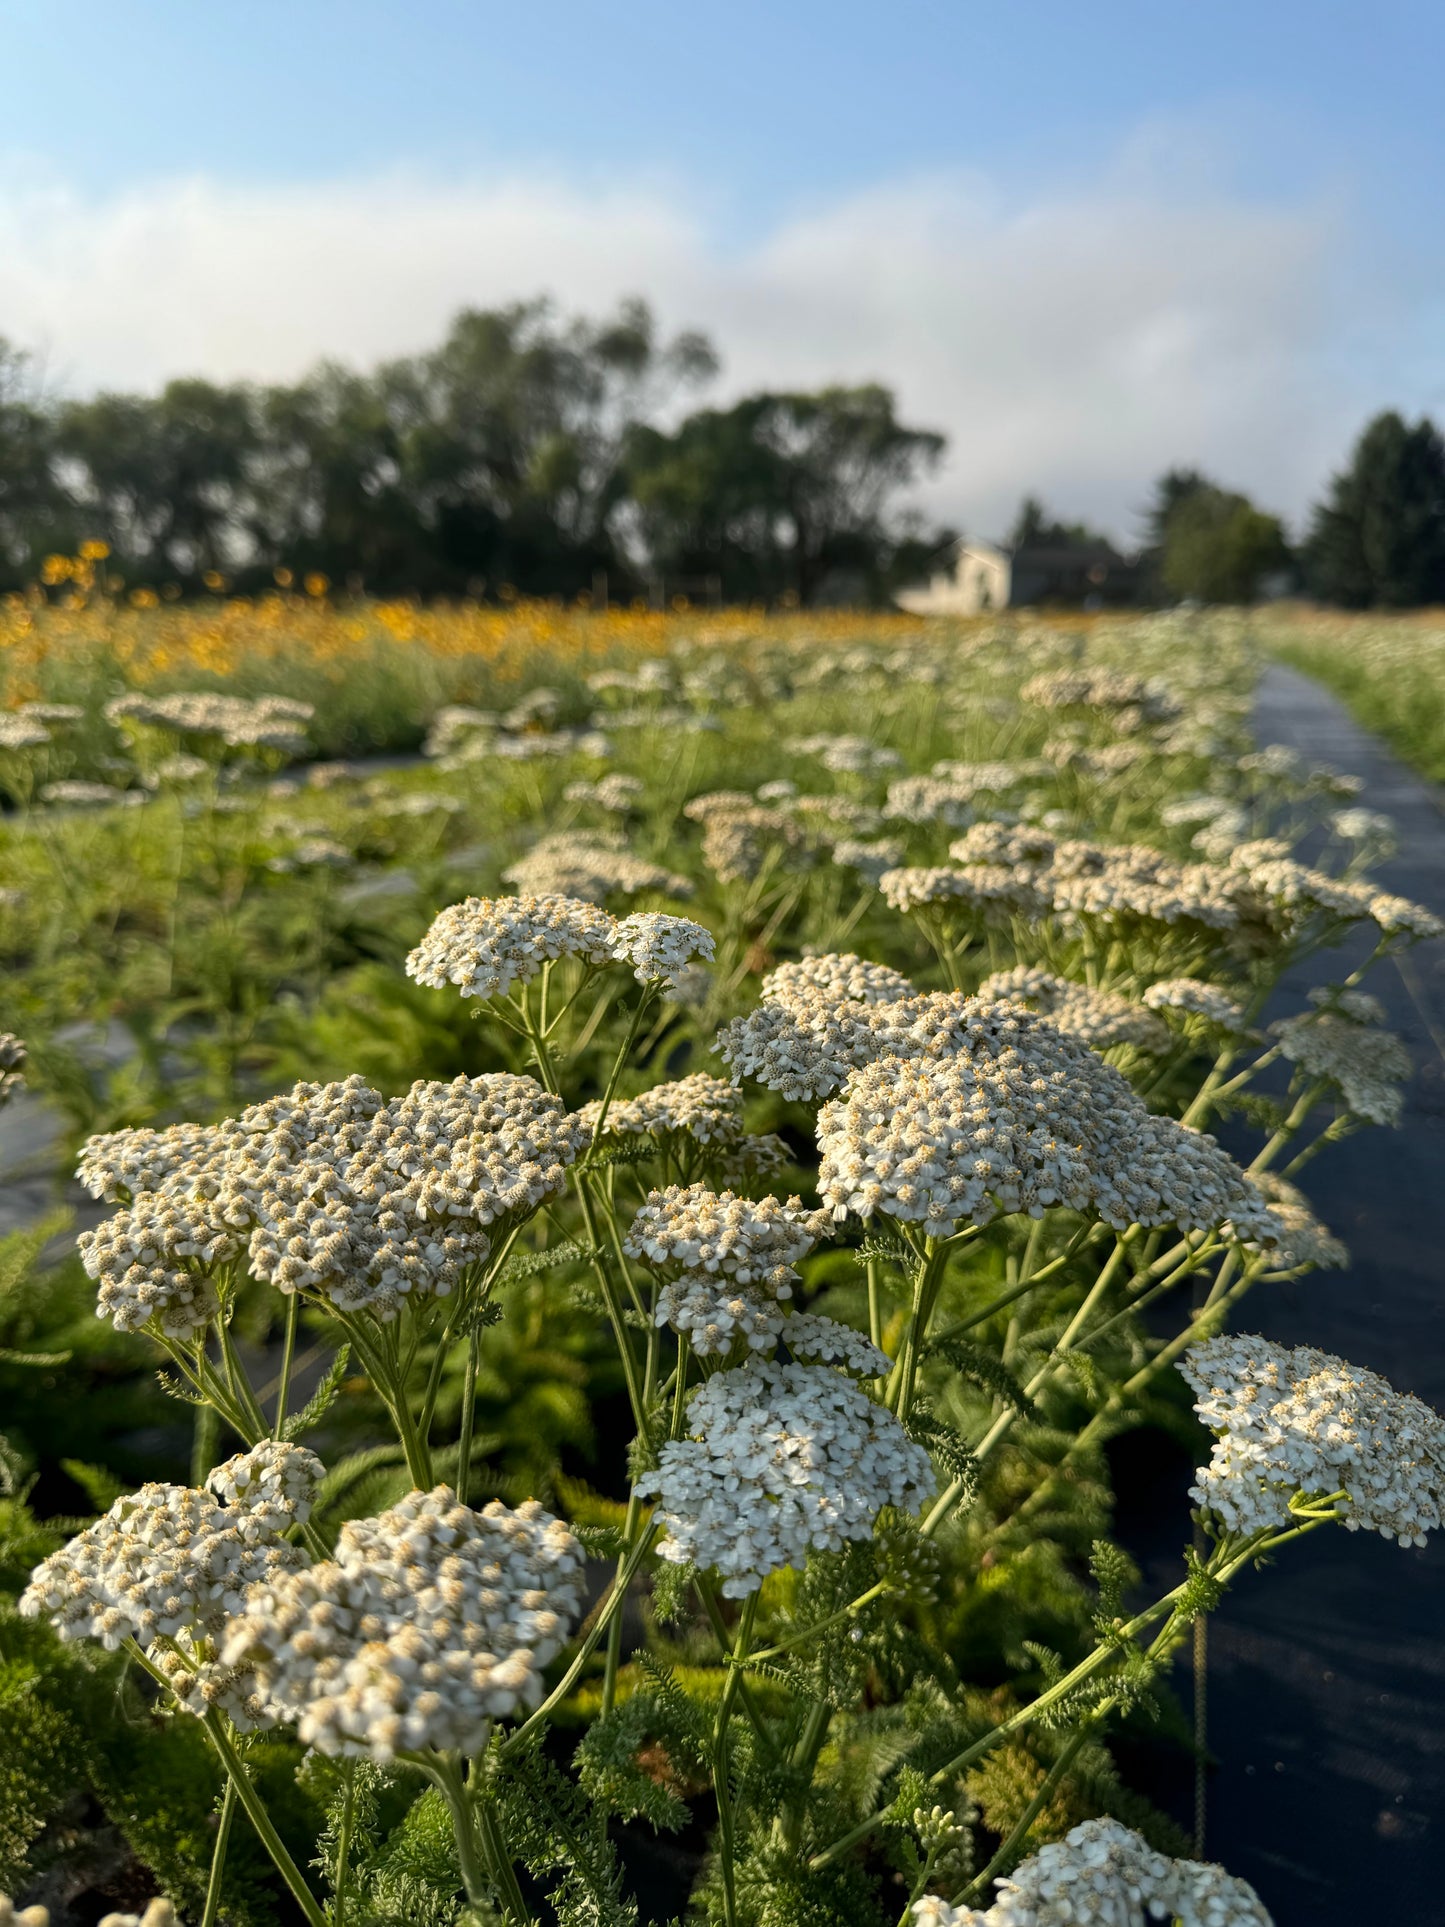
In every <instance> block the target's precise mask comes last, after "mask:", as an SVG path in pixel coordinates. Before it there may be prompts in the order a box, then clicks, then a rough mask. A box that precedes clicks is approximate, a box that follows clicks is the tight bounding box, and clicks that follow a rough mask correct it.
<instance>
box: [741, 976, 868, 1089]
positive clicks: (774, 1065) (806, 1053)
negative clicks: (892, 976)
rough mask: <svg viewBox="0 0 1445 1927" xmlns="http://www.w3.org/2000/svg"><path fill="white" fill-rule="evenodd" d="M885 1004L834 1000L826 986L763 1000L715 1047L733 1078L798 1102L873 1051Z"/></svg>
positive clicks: (830, 1086)
mask: <svg viewBox="0 0 1445 1927" xmlns="http://www.w3.org/2000/svg"><path fill="white" fill-rule="evenodd" d="M887 1008H891V1006H888V1005H874V1004H866V1003H863V1002H857V1001H843V1002H840V1001H839V1000H838V999H837V998H836V997H834V996H833V995H831V994H830V993H829V992H827V991H826V990H824V991H819V990H816V989H815V990H813V991H811V992H810V993H808V994H806V995H805V994H804V993H803V991H802V989H801V987H799V988H797V989H794V990H793V991H791V993H790V994H789V995H788V996H786V997H773V998H770V999H765V1000H764V1001H763V1002H762V1003H760V1004H758V1005H757V1006H756V1008H754V1009H753V1010H750V1011H746V1012H744V1014H743V1015H742V1016H741V1017H734V1018H732V1019H731V1020H730V1021H729V1022H728V1023H726V1024H724V1025H723V1027H722V1028H721V1030H719V1032H718V1035H717V1043H716V1046H715V1048H716V1050H717V1052H718V1054H719V1055H720V1056H721V1058H722V1060H723V1062H724V1063H725V1064H727V1065H728V1067H729V1068H730V1069H731V1071H732V1074H733V1076H734V1077H735V1078H743V1077H753V1078H756V1079H757V1081H758V1082H759V1083H760V1084H765V1085H766V1086H767V1087H768V1089H769V1090H774V1091H778V1092H780V1093H781V1094H782V1095H783V1096H784V1097H787V1098H793V1099H798V1100H801V1101H802V1102H804V1103H807V1102H809V1101H812V1100H814V1099H817V1098H820V1097H826V1096H827V1095H828V1094H829V1092H830V1091H835V1090H837V1088H838V1086H839V1085H840V1084H841V1083H842V1081H843V1079H844V1078H845V1077H846V1076H847V1075H848V1072H849V1071H850V1070H852V1069H853V1068H854V1067H855V1066H857V1065H859V1064H866V1063H868V1062H869V1061H870V1059H872V1058H873V1057H874V1056H876V1055H877V1052H878V1049H879V1043H878V1037H877V1030H876V1024H877V1017H878V1013H879V1011H880V1009H887Z"/></svg>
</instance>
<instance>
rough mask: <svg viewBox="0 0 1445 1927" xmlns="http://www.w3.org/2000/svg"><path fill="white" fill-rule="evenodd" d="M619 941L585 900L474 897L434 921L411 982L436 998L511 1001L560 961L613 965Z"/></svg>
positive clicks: (414, 961)
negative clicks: (454, 994) (448, 993)
mask: <svg viewBox="0 0 1445 1927" xmlns="http://www.w3.org/2000/svg"><path fill="white" fill-rule="evenodd" d="M616 933H617V925H616V922H615V921H614V919H613V918H612V917H610V916H609V915H608V914H607V912H606V911H605V910H602V909H599V908H598V906H597V905H596V904H595V903H584V902H582V901H581V900H580V899H579V898H573V897H468V898H467V899H466V901H465V902H464V903H453V904H451V905H449V906H448V907H447V908H446V909H445V910H443V911H442V912H441V913H440V915H439V916H438V917H437V918H436V919H435V920H434V921H433V923H432V926H431V928H430V929H429V930H428V931H427V933H426V935H425V936H424V937H423V938H422V940H421V942H420V943H419V944H418V945H417V947H416V949H415V950H413V951H412V953H411V955H410V956H409V957H408V958H407V960H406V974H407V975H408V977H414V978H415V979H416V981H417V982H418V983H419V984H426V985H427V986H429V987H430V988H431V989H433V990H447V989H450V988H455V989H457V990H459V991H460V992H461V994H462V996H463V997H504V996H505V995H506V994H507V992H508V991H509V990H510V989H511V988H512V985H513V984H516V983H527V982H529V981H530V979H531V978H533V977H535V976H537V975H538V974H539V972H540V971H541V969H542V967H543V965H544V964H547V963H552V962H555V961H556V959H557V958H559V957H581V958H582V959H583V961H584V962H586V963H590V964H606V963H611V962H612V959H613V949H614V946H615V944H616V942H617V934H616Z"/></svg>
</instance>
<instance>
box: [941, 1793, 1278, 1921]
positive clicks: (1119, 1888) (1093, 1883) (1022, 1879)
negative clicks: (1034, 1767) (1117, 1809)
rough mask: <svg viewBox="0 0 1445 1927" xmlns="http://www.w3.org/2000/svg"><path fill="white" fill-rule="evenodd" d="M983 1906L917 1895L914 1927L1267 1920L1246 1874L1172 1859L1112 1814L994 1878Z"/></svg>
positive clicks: (1084, 1825) (1206, 1863) (1088, 1823)
mask: <svg viewBox="0 0 1445 1927" xmlns="http://www.w3.org/2000/svg"><path fill="white" fill-rule="evenodd" d="M997 1895H998V1897H997V1899H996V1900H995V1901H994V1903H993V1905H992V1906H991V1907H988V1908H986V1909H985V1908H974V1907H954V1906H951V1905H950V1904H949V1902H948V1901H946V1900H939V1899H937V1898H936V1897H934V1896H931V1895H930V1896H928V1897H926V1898H925V1899H923V1900H919V1901H915V1902H914V1906H913V1918H914V1921H915V1923H916V1927H1148V1923H1150V1922H1152V1921H1173V1922H1176V1923H1177V1924H1178V1927H1272V1922H1271V1919H1270V1916H1269V1914H1268V1913H1267V1912H1266V1911H1265V1907H1264V1903H1263V1902H1262V1901H1261V1900H1260V1898H1259V1895H1258V1894H1257V1893H1256V1892H1255V1891H1254V1889H1253V1887H1251V1886H1250V1884H1249V1882H1248V1881H1247V1880H1241V1879H1239V1878H1238V1877H1237V1876H1236V1875H1234V1874H1229V1873H1226V1872H1225V1870H1224V1869H1223V1867H1219V1866H1215V1865H1214V1864H1213V1863H1211V1862H1209V1861H1205V1860H1172V1859H1171V1858H1170V1857H1169V1856H1168V1855H1167V1854H1163V1853H1158V1852H1156V1851H1155V1850H1154V1848H1153V1847H1151V1846H1150V1845H1149V1843H1148V1842H1147V1841H1146V1840H1145V1839H1143V1837H1142V1836H1141V1835H1139V1834H1137V1833H1135V1832H1133V1830H1132V1829H1131V1828H1129V1827H1126V1826H1124V1825H1123V1823H1122V1822H1121V1821H1118V1820H1110V1819H1103V1820H1085V1821H1084V1822H1083V1823H1082V1824H1081V1825H1079V1826H1077V1827H1074V1828H1073V1829H1072V1831H1071V1832H1069V1833H1067V1834H1066V1835H1065V1836H1064V1838H1063V1839H1062V1840H1054V1841H1051V1842H1050V1843H1049V1844H1048V1845H1047V1846H1045V1847H1040V1849H1039V1851H1038V1852H1037V1853H1035V1854H1030V1856H1029V1858H1028V1859H1027V1860H1025V1861H1024V1862H1023V1863H1022V1864H1021V1865H1020V1866H1018V1867H1016V1868H1015V1869H1014V1871H1013V1874H1012V1875H1011V1876H1010V1877H1009V1878H1008V1879H1006V1880H1000V1881H999V1883H998V1889H997Z"/></svg>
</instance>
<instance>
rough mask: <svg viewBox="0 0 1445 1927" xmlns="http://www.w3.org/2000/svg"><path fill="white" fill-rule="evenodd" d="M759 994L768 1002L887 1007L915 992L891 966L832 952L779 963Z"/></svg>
mask: <svg viewBox="0 0 1445 1927" xmlns="http://www.w3.org/2000/svg"><path fill="white" fill-rule="evenodd" d="M759 994H760V995H761V996H762V998H763V999H764V1001H765V1002H768V1003H787V1002H789V1001H790V1000H797V999H802V1000H803V1001H804V1002H807V1001H808V1000H810V999H812V998H814V997H820V998H824V999H827V1000H829V1001H831V1002H834V1003H859V1004H888V1003H893V1002H895V1001H896V1000H897V999H898V998H900V997H912V996H913V995H914V994H915V992H914V987H913V985H912V984H911V983H910V982H909V981H908V979H907V978H906V977H905V976H904V975H903V973H902V972H901V971H898V970H894V969H893V968H892V967H891V966H890V965H888V964H880V963H871V962H869V960H868V959H867V958H866V957H858V956H855V955H854V954H853V952H852V951H841V952H834V951H830V952H827V953H826V954H824V955H823V956H820V957H800V958H799V959H798V960H797V961H796V962H793V963H781V964H778V965H777V966H776V967H775V968H774V969H772V970H770V971H769V972H768V974H767V976H766V977H764V978H763V981H762V986H761V990H760V993H759Z"/></svg>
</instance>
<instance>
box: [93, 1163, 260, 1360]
mask: <svg viewBox="0 0 1445 1927" xmlns="http://www.w3.org/2000/svg"><path fill="white" fill-rule="evenodd" d="M76 1244H77V1247H78V1249H79V1251H80V1261H81V1263H82V1264H83V1265H84V1267H85V1271H86V1275H87V1277H90V1278H93V1279H94V1280H95V1282H96V1283H97V1284H98V1285H99V1287H100V1290H99V1294H98V1296H97V1300H96V1307H95V1315H96V1317H97V1318H108V1319H110V1321H111V1322H112V1324H114V1326H115V1328H116V1330H117V1331H123V1332H128V1331H140V1330H142V1329H143V1328H144V1327H145V1326H147V1325H149V1324H150V1323H151V1322H152V1320H154V1322H155V1325H156V1327H157V1329H158V1330H159V1331H160V1332H161V1333H162V1334H163V1335H164V1336H165V1337H167V1338H182V1339H184V1338H190V1337H192V1336H193V1335H194V1334H195V1333H196V1332H198V1331H200V1330H202V1329H203V1327H204V1326H205V1325H207V1324H208V1323H209V1321H210V1320H211V1318H212V1317H213V1316H214V1315H215V1312H216V1309H217V1298H216V1288H215V1282H214V1279H213V1277H212V1275H211V1272H212V1267H214V1266H216V1265H220V1264H224V1263H226V1262H227V1261H228V1260H230V1259H232V1258H234V1257H235V1256H236V1254H237V1253H238V1252H239V1251H240V1249H241V1239H240V1238H239V1237H238V1236H237V1235H236V1232H235V1230H234V1229H233V1228H232V1227H231V1226H230V1225H228V1224H227V1223H226V1221H225V1217H224V1214H223V1212H222V1210H221V1209H220V1208H219V1207H218V1206H217V1205H216V1204H214V1203H212V1202H207V1201H205V1200H203V1199H199V1198H191V1199H184V1198H171V1197H166V1196H163V1195H160V1194H156V1193H149V1192H147V1193H143V1194H142V1195H141V1196H140V1197H138V1198H137V1199H136V1201H135V1203H134V1204H133V1205H130V1206H128V1207H127V1208H125V1209H124V1210H121V1211H117V1212H116V1213H115V1215H114V1216H113V1217H110V1218H107V1219H106V1220H105V1221H104V1223H102V1224H99V1225H97V1226H96V1228H95V1229H94V1230H93V1231H82V1232H81V1234H80V1236H79V1238H77V1240H76Z"/></svg>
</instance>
